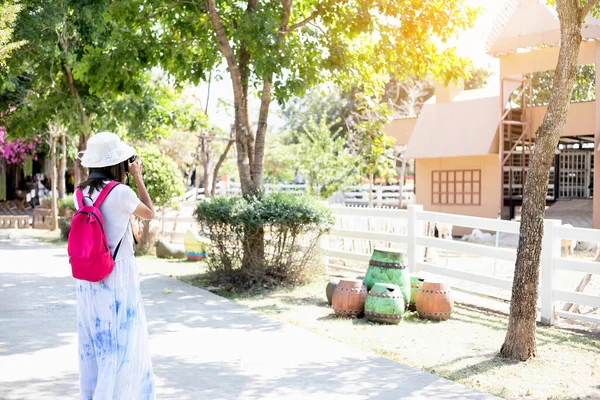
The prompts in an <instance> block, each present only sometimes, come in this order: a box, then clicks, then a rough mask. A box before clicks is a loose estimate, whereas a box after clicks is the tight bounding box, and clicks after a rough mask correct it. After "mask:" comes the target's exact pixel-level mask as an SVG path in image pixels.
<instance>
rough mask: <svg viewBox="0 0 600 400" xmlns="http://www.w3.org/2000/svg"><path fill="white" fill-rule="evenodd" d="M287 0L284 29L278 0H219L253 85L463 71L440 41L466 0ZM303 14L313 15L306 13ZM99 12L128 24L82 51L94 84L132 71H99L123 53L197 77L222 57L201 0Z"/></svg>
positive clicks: (144, 2)
mask: <svg viewBox="0 0 600 400" xmlns="http://www.w3.org/2000/svg"><path fill="white" fill-rule="evenodd" d="M291 4H292V5H291V9H290V20H289V24H284V29H286V30H285V31H284V32H282V31H281V25H282V21H281V18H282V11H283V5H282V3H280V2H257V7H256V9H254V10H252V11H250V12H248V10H247V8H248V2H246V1H237V2H232V1H229V0H217V1H216V9H217V12H218V14H219V17H220V19H221V22H222V23H223V25H224V30H225V34H226V35H227V38H228V40H229V42H230V43H231V45H232V46H233V50H234V53H235V54H237V55H238V57H239V55H240V54H242V53H244V54H245V60H246V61H245V63H246V65H247V66H248V70H247V73H248V76H247V79H248V84H249V86H250V87H251V88H255V87H258V86H259V85H260V84H262V81H263V78H264V77H272V82H273V86H274V97H275V98H276V99H277V100H279V101H280V102H284V101H285V100H287V99H289V98H290V97H292V96H293V95H298V94H302V93H303V92H304V91H305V90H306V89H307V88H309V87H312V86H315V85H316V84H318V83H320V82H324V81H330V80H331V81H336V82H338V83H340V84H342V85H344V86H348V85H351V84H354V83H355V82H361V83H363V86H364V87H365V90H367V91H369V92H373V91H379V90H380V88H381V87H382V83H385V81H386V80H387V79H388V78H389V74H390V73H391V74H392V75H394V76H395V77H396V78H398V79H402V78H403V77H407V76H418V77H420V76H424V75H425V74H427V73H430V72H431V73H432V74H433V75H435V76H436V77H439V78H440V79H441V80H443V81H448V80H450V79H456V78H458V77H461V76H463V73H464V68H465V67H466V66H467V64H468V63H467V61H466V60H465V59H462V58H460V57H459V56H458V55H457V54H456V52H455V50H454V49H453V48H448V49H445V48H444V46H443V43H444V42H446V41H447V40H449V39H450V38H452V37H453V36H454V35H455V34H456V33H457V32H459V31H461V30H464V29H465V28H467V27H469V26H471V24H472V22H473V20H474V18H475V16H476V13H477V11H476V10H474V9H472V8H469V7H467V6H466V4H465V2H464V1H463V0H452V1H447V2H444V3H440V2H439V1H433V0H427V1H422V2H416V3H415V2H412V1H407V0H394V1H388V0H385V1H384V0H376V1H373V0H360V1H352V2H339V1H334V0H326V1H321V2H316V1H314V0H301V1H294V2H291ZM310 15H313V23H304V22H303V21H304V20H305V19H307V18H308V17H309V16H310ZM105 18H106V19H110V20H115V21H119V23H120V24H121V25H122V26H127V27H128V30H127V32H126V33H122V32H119V33H116V34H114V35H113V37H112V41H111V49H112V51H108V49H100V48H98V49H96V50H94V52H90V55H89V56H88V60H89V61H90V62H91V63H92V64H94V65H97V66H98V67H95V68H92V67H89V68H87V70H88V71H90V73H92V72H94V71H95V72H97V73H101V75H103V76H102V79H98V80H96V83H95V84H94V86H93V90H94V92H98V91H108V92H110V91H113V90H114V89H115V88H118V87H120V86H121V85H123V84H124V82H125V81H126V80H128V79H130V76H129V74H128V73H123V74H108V73H102V71H101V70H100V68H101V66H103V65H109V66H112V65H115V64H120V63H122V62H123V61H126V62H127V66H128V70H136V69H144V68H146V67H147V66H149V65H151V66H154V65H157V64H159V65H161V67H162V68H163V69H164V70H166V71H169V73H171V74H172V75H173V76H174V77H175V78H176V79H177V80H178V81H180V82H186V81H187V82H199V81H200V80H204V79H206V77H207V76H208V73H209V71H211V70H213V69H215V67H217V66H219V65H221V64H222V63H223V61H224V59H223V55H222V54H221V53H220V51H219V48H218V45H217V41H216V35H215V30H214V28H213V24H212V22H211V20H210V18H209V15H208V10H207V7H206V4H205V3H204V2H193V1H190V2H172V1H168V0H128V1H121V2H114V3H113V4H112V5H111V7H110V8H109V9H107V12H106V14H105ZM296 24H298V25H296ZM373 32H377V33H378V35H377V37H375V36H374V35H373ZM281 33H284V35H283V36H282V35H281ZM117 57H118V58H119V59H117ZM244 72H246V71H244Z"/></svg>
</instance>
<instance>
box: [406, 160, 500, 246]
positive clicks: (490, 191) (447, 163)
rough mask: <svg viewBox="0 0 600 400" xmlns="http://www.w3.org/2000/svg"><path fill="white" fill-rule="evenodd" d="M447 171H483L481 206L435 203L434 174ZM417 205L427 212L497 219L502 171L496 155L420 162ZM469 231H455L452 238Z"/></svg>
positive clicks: (417, 177) (417, 178)
mask: <svg viewBox="0 0 600 400" xmlns="http://www.w3.org/2000/svg"><path fill="white" fill-rule="evenodd" d="M444 170H481V204H480V205H438V204H433V201H432V173H433V171H444ZM415 174H416V182H415V185H416V195H415V197H416V202H415V203H416V204H421V205H423V207H424V209H425V210H426V211H434V212H443V213H450V214H460V215H469V216H474V217H484V218H497V217H498V210H499V207H500V167H499V160H498V156H497V155H493V154H491V155H484V156H469V157H444V158H420V159H417V160H416V168H415ZM469 232H470V229H464V228H463V229H461V228H455V229H454V231H453V234H454V235H455V236H456V235H464V234H467V233H469Z"/></svg>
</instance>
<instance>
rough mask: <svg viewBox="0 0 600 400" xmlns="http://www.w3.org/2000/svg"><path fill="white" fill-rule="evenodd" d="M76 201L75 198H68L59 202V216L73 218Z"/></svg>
mask: <svg viewBox="0 0 600 400" xmlns="http://www.w3.org/2000/svg"><path fill="white" fill-rule="evenodd" d="M75 211H76V210H75V200H74V199H73V196H66V197H65V198H64V199H60V200H58V216H59V217H65V216H73V215H74V214H75Z"/></svg>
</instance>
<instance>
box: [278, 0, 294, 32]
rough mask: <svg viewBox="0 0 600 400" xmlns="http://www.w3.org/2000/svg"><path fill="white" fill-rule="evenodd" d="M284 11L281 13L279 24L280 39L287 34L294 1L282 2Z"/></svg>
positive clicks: (283, 0) (286, 0)
mask: <svg viewBox="0 0 600 400" xmlns="http://www.w3.org/2000/svg"><path fill="white" fill-rule="evenodd" d="M281 5H282V6H283V11H282V13H281V22H280V24H279V37H280V38H282V37H284V36H285V34H286V33H287V29H288V25H289V23H290V15H291V13H292V0H281Z"/></svg>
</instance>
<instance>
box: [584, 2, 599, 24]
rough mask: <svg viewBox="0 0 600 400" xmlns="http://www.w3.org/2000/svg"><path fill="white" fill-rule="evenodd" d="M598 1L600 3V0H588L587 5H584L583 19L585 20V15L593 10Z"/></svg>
mask: <svg viewBox="0 0 600 400" xmlns="http://www.w3.org/2000/svg"><path fill="white" fill-rule="evenodd" d="M596 3H598V0H588V1H587V2H586V3H585V5H584V6H583V8H582V9H581V20H582V21H583V20H584V19H585V17H587V15H588V14H589V13H590V11H591V10H592V8H594V6H595V5H596Z"/></svg>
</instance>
